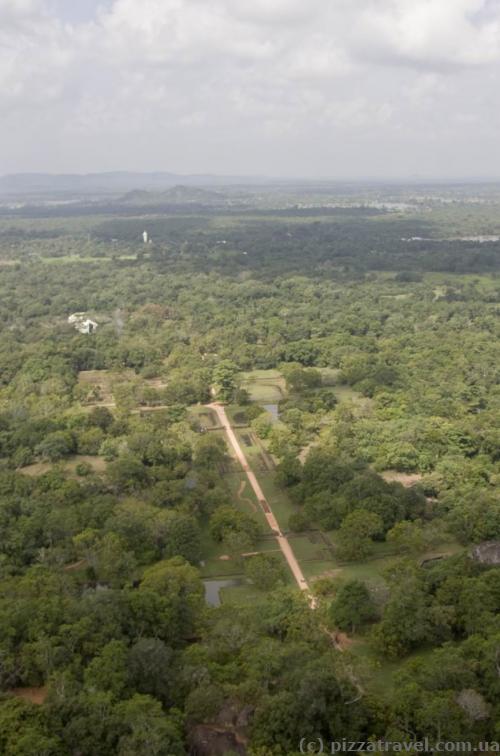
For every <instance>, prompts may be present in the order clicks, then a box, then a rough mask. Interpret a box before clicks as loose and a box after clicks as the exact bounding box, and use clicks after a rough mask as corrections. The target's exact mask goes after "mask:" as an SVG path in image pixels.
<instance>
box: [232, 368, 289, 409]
mask: <svg viewBox="0 0 500 756" xmlns="http://www.w3.org/2000/svg"><path fill="white" fill-rule="evenodd" d="M240 378H241V387H242V388H244V389H245V390H246V391H248V393H249V394H250V399H251V400H252V401H253V402H258V403H259V404H277V403H278V402H280V401H281V400H282V399H283V398H284V397H285V396H286V384H285V379H284V378H283V376H282V375H281V373H280V372H279V370H251V371H250V372H246V373H241V374H240Z"/></svg>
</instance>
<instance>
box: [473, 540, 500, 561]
mask: <svg viewBox="0 0 500 756" xmlns="http://www.w3.org/2000/svg"><path fill="white" fill-rule="evenodd" d="M472 558H473V559H475V560H476V562H480V563H481V564H491V565H494V564H498V565H500V541H484V542H483V543H480V544H479V545H478V546H476V547H475V548H474V549H473V550H472Z"/></svg>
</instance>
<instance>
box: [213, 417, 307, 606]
mask: <svg viewBox="0 0 500 756" xmlns="http://www.w3.org/2000/svg"><path fill="white" fill-rule="evenodd" d="M207 407H208V408H209V409H211V410H213V411H214V412H215V413H216V414H217V417H218V418H219V422H220V424H221V425H222V428H223V429H224V431H225V432H226V435H227V437H228V439H229V443H230V444H231V446H232V448H233V449H234V453H235V454H236V457H237V459H238V460H239V462H240V464H241V466H242V468H243V470H244V471H245V474H246V476H247V478H248V481H249V483H250V485H251V486H252V488H253V490H254V492H255V495H256V497H257V499H258V501H259V503H260V505H261V507H262V510H263V512H264V517H265V518H266V520H267V524H268V525H269V527H270V528H271V530H272V531H273V533H274V535H275V536H276V540H277V541H278V544H279V547H280V549H281V551H282V552H283V556H284V557H285V559H286V561H287V562H288V566H289V567H290V570H291V572H292V575H293V576H294V578H295V581H296V583H297V585H298V586H299V588H300V590H301V591H309V586H308V584H307V580H306V579H305V577H304V574H303V572H302V570H301V568H300V565H299V563H298V562H297V559H296V557H295V554H294V553H293V550H292V547H291V546H290V543H289V542H288V538H286V536H284V535H283V533H282V532H281V528H280V526H279V525H278V521H277V519H276V517H275V516H274V514H273V511H272V509H271V507H270V506H269V503H268V501H267V500H266V497H265V496H264V492H263V490H262V488H261V487H260V484H259V481H258V480H257V478H256V477H255V474H254V472H253V470H251V468H250V465H249V464H248V462H247V459H246V457H245V455H244V453H243V450H242V448H241V446H240V443H239V441H238V439H237V438H236V434H235V433H234V431H233V429H232V428H231V424H230V422H229V419H228V417H227V414H226V410H225V409H224V407H223V406H222V405H221V404H216V403H215V402H214V403H213V404H208V405H207ZM313 602H314V597H313V596H311V597H310V600H309V603H310V604H311V606H312V605H313Z"/></svg>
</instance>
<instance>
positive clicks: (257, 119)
mask: <svg viewBox="0 0 500 756" xmlns="http://www.w3.org/2000/svg"><path fill="white" fill-rule="evenodd" d="M499 73H500V0H107V1H106V0H101V2H99V0H0V173H10V172H20V171H49V172H92V171H108V170H144V171H163V170H166V171H174V172H178V173H198V172H212V173H219V174H221V173H225V174H252V175H255V174H259V175H268V176H304V177H332V178H365V177H379V178H391V177H394V178H396V177H397V178H412V177H416V176H420V177H450V178H453V177H495V178H500V76H499Z"/></svg>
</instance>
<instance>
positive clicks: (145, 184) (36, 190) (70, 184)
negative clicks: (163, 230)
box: [0, 172, 268, 195]
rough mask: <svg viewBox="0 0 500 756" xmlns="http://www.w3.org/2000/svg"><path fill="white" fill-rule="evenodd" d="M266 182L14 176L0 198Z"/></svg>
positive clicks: (0, 183)
mask: <svg viewBox="0 0 500 756" xmlns="http://www.w3.org/2000/svg"><path fill="white" fill-rule="evenodd" d="M267 182H268V179H265V178H258V177H248V176H214V175H210V174H206V175H205V174H199V175H190V176H182V175H179V174H176V173H128V172H115V173H88V174H77V173H74V174H71V173H67V174H51V173H14V174H10V175H7V176H1V177H0V194H3V195H36V194H47V193H49V194H62V193H64V194H68V193H69V194H80V195H88V194H125V193H126V192H132V191H141V192H159V191H160V192H161V191H165V190H167V189H172V188H177V189H179V188H183V189H185V188H186V187H198V186H206V187H214V186H238V185H242V184H246V185H251V184H254V185H255V184H256V185H259V184H264V183H267Z"/></svg>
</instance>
